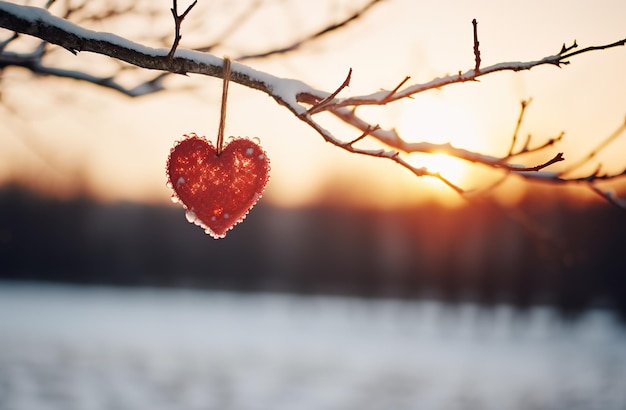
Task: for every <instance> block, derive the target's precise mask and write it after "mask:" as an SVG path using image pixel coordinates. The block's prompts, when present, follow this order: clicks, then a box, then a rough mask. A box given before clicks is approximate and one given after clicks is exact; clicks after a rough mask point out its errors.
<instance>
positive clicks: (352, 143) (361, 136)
mask: <svg viewBox="0 0 626 410" xmlns="http://www.w3.org/2000/svg"><path fill="white" fill-rule="evenodd" d="M379 129H380V125H378V124H376V125H374V126H373V127H371V126H368V127H367V128H366V129H365V131H363V133H362V134H361V135H360V136H358V137H356V138H355V139H353V140H352V141H350V142H347V143H346V145H354V144H356V143H357V142H359V141H361V140H362V139H363V138H365V137H367V136H368V135H370V134H371V133H372V132H374V131H376V130H379Z"/></svg>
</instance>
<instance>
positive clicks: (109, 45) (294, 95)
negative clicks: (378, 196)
mask: <svg viewBox="0 0 626 410" xmlns="http://www.w3.org/2000/svg"><path fill="white" fill-rule="evenodd" d="M377 1H378V0H375V1H371V2H370V3H368V4H367V5H366V6H365V8H364V9H362V10H361V12H363V11H365V10H367V9H368V8H369V7H371V6H372V5H373V4H374V3H376V2H377ZM194 5H195V3H193V4H192V5H191V6H189V7H188V8H187V9H186V11H185V12H184V13H183V14H182V15H179V14H178V12H177V10H176V2H174V7H173V8H172V10H171V11H172V14H173V16H174V20H175V29H176V33H175V38H174V43H173V44H172V47H171V48H170V49H169V50H168V49H165V48H151V47H146V46H144V45H141V44H138V43H135V42H132V41H129V40H127V39H125V38H122V37H120V36H117V35H114V34H111V33H103V32H96V31H92V30H87V29H85V28H82V27H80V26H77V25H75V24H73V23H71V22H69V21H67V20H66V19H63V18H59V17H55V16H53V15H52V14H50V13H49V12H48V11H47V10H45V9H42V8H37V7H29V6H22V5H16V4H12V3H7V2H3V1H0V27H3V28H5V29H8V30H11V31H13V32H15V33H20V34H26V35H30V36H34V37H38V38H40V39H41V40H43V41H44V42H45V43H50V44H56V45H58V46H60V47H63V48H65V49H66V50H68V51H70V52H72V53H74V54H77V53H78V52H92V53H97V54H102V55H105V56H109V57H111V58H113V59H115V60H119V61H124V62H126V63H128V64H131V65H132V66H135V67H140V68H144V69H149V70H157V71H160V72H161V73H160V74H159V75H158V76H157V77H155V79H154V80H152V81H151V82H148V83H146V84H143V85H142V86H143V87H144V88H143V89H142V88H141V87H139V88H138V89H135V90H130V91H129V90H126V92H125V93H126V94H127V95H131V96H139V95H142V93H145V92H154V91H155V90H159V89H162V85H161V84H160V81H159V80H160V79H161V78H162V76H163V75H167V74H169V73H175V74H190V73H194V74H200V75H207V76H211V77H218V78H221V77H222V76H223V73H224V70H223V66H224V60H223V59H222V58H219V57H216V56H214V55H212V54H209V53H206V52H199V51H192V50H186V49H179V48H178V42H179V40H180V37H181V34H180V29H181V23H182V21H183V19H184V18H185V16H186V15H187V13H189V11H190V10H191V8H192V7H193V6H194ZM358 16H359V13H355V14H354V15H353V16H350V17H349V18H348V19H346V20H344V21H343V22H342V23H341V24H337V25H331V26H329V27H327V28H325V29H323V30H321V31H319V32H318V33H317V34H316V35H317V36H321V35H324V34H326V33H328V32H331V31H333V30H335V29H336V28H338V27H341V26H342V25H345V24H347V22H349V21H351V20H353V19H355V18H357V17H358ZM472 24H473V27H474V36H473V41H474V47H473V51H474V56H475V61H474V64H473V67H472V68H470V69H468V70H466V71H465V72H462V71H459V72H458V73H457V74H455V75H447V76H444V77H439V78H435V79H433V80H431V81H428V82H425V83H414V84H409V80H410V77H406V78H404V79H403V80H402V81H400V82H399V83H398V85H397V86H396V87H395V88H393V89H392V90H390V91H387V90H383V91H378V92H375V93H372V94H366V95H361V96H353V97H348V98H341V97H339V94H340V93H341V91H342V90H343V89H344V88H345V87H346V86H348V85H349V83H350V78H351V75H350V74H351V71H350V73H349V74H348V75H347V77H346V79H345V80H344V82H343V83H342V84H341V85H340V86H339V87H337V88H336V89H335V90H333V91H324V90H319V89H316V88H315V87H312V86H310V85H308V84H306V83H304V82H302V81H299V80H295V79H287V78H280V77H276V76H274V75H272V74H269V73H265V72H261V71H258V70H255V69H253V68H250V67H248V66H245V65H243V64H241V63H237V62H235V61H233V63H232V66H231V70H230V81H232V82H235V83H238V84H241V85H243V86H245V87H249V88H252V89H255V90H258V91H261V92H264V93H266V94H268V95H269V96H271V97H272V98H274V100H275V101H276V102H277V103H278V104H280V105H282V106H284V107H285V108H287V109H288V110H289V111H291V112H292V113H293V114H294V115H295V116H296V117H297V118H299V119H300V120H301V121H303V122H304V123H305V124H307V125H309V126H310V127H311V128H313V129H314V130H315V131H316V132H317V133H318V134H319V135H321V136H322V137H323V138H324V139H325V140H326V141H328V142H329V143H331V144H334V145H335V146H337V147H339V148H342V149H344V150H346V151H349V152H352V153H357V154H361V155H367V156H374V157H380V158H386V159H389V160H392V161H394V162H395V163H397V164H398V165H400V166H402V167H404V168H406V169H408V170H409V171H410V172H412V173H413V174H414V175H416V176H429V177H433V178H437V179H439V180H441V181H442V182H443V183H445V184H446V185H448V186H449V187H450V188H452V189H454V190H455V191H456V192H458V193H461V194H462V193H464V192H465V190H464V189H463V188H461V187H459V186H457V185H455V184H454V183H452V182H451V181H449V180H448V179H446V178H445V176H443V175H441V174H440V173H438V172H432V171H430V170H428V169H427V168H424V167H416V166H413V165H411V164H410V163H409V162H408V161H407V160H406V159H405V158H404V154H407V153H413V152H420V153H442V154H446V155H449V156H452V157H456V158H459V159H462V160H465V161H468V162H472V163H476V164H481V165H483V166H487V167H491V168H494V169H499V170H502V171H503V172H504V173H505V175H510V174H515V175H518V176H521V177H522V178H525V179H528V180H542V181H550V182H554V183H581V182H582V183H585V184H588V185H589V186H590V187H591V189H592V190H593V191H594V192H596V193H599V194H600V195H601V196H603V197H604V198H605V199H607V200H609V201H610V202H612V203H614V204H618V201H617V200H616V199H615V197H614V196H613V195H612V194H609V193H607V192H605V191H602V190H601V189H599V188H598V187H597V186H596V185H595V184H594V183H595V182H596V181H601V180H609V179H613V178H617V177H619V176H622V175H624V172H621V173H617V174H603V175H600V173H599V172H596V173H594V174H591V175H586V176H583V177H575V178H573V177H567V175H566V173H564V172H561V173H558V172H550V171H546V170H545V168H547V167H549V166H551V165H553V164H554V163H557V162H560V161H562V160H564V156H563V153H561V152H558V153H556V154H554V155H552V156H550V157H549V158H548V159H547V160H545V161H544V162H543V163H540V164H535V165H532V166H524V165H520V164H516V163H514V162H512V161H513V159H514V158H516V157H518V156H520V155H522V154H525V153H529V152H539V151H543V150H545V149H547V148H549V147H551V146H553V145H554V144H556V143H557V142H558V141H560V140H561V138H562V137H563V135H562V134H561V135H559V136H558V137H555V138H551V139H549V140H548V141H547V142H544V143H542V144H539V145H535V146H531V144H530V143H531V141H530V136H529V137H528V139H527V140H526V142H525V143H524V145H523V146H522V147H521V148H519V149H518V150H515V146H516V145H517V138H518V136H517V134H518V130H519V127H520V124H521V121H522V117H523V115H524V112H525V109H526V105H527V102H523V103H522V110H521V112H520V117H519V120H518V124H517V126H516V131H515V133H514V135H513V138H512V142H511V148H510V149H509V152H508V153H507V154H506V155H504V156H491V155H486V154H483V153H480V152H474V151H470V150H466V149H463V148H458V147H454V146H452V145H451V144H449V143H446V144H434V143H429V142H407V141H406V140H404V139H403V138H402V137H401V136H400V135H399V134H398V132H397V131H396V130H395V129H382V128H381V127H379V126H378V125H377V124H373V123H371V122H370V121H368V120H367V119H365V118H363V117H362V116H361V115H359V114H357V108H358V107H360V106H365V105H387V104H390V103H392V102H394V101H398V100H401V99H405V98H409V97H412V96H414V95H415V94H418V93H420V92H423V91H426V90H431V89H436V88H441V87H444V86H448V85H451V84H456V83H464V82H467V81H476V80H477V79H478V78H479V77H481V76H485V75H488V74H493V73H495V72H500V71H514V72H516V71H522V70H530V69H532V68H534V67H538V66H543V65H550V66H556V67H560V66H562V65H566V64H569V59H570V58H572V57H574V56H576V55H579V54H582V53H587V52H591V51H597V50H605V49H609V48H614V47H618V46H623V45H625V44H626V39H622V40H619V41H616V42H613V43H609V44H604V45H596V46H590V47H586V48H582V49H578V45H577V44H576V42H574V43H573V44H572V45H570V46H565V45H563V46H562V47H561V49H560V50H559V51H558V52H557V53H556V54H554V55H549V56H546V57H542V58H539V59H536V60H532V61H515V62H502V63H498V64H494V65H491V66H487V67H481V56H480V49H479V41H478V28H477V27H478V26H477V22H476V20H474V21H472ZM16 35H17V34H15V35H13V37H11V38H9V39H8V40H6V41H4V42H1V43H0V68H1V67H4V66H8V65H22V66H26V67H27V68H29V69H31V70H32V71H33V72H36V73H42V74H52V75H61V76H64V77H70V78H76V79H80V80H84V81H88V82H92V83H95V84H99V85H103V86H107V87H110V88H113V89H116V90H118V91H122V92H124V90H123V88H122V87H121V86H118V85H117V83H115V81H114V79H112V78H96V77H90V76H89V75H87V74H85V73H82V72H78V71H69V70H65V71H64V72H60V71H59V69H52V68H49V67H44V66H43V65H41V60H40V59H37V58H33V59H32V60H31V62H30V63H29V65H27V64H26V63H24V62H21V63H18V62H15V61H13V62H12V61H11V59H13V60H16V61H17V60H18V59H17V58H16V57H17V56H16V54H15V53H8V52H6V51H3V48H4V47H5V46H6V44H8V42H10V41H11V39H13V38H15V37H16ZM300 43H301V41H300V42H296V43H294V45H292V46H290V47H289V49H293V48H297V47H298V44H300ZM277 52H281V50H278V51H277ZM22 57H23V56H22ZM255 57H258V56H249V57H248V58H255ZM21 60H24V59H21ZM321 112H328V113H331V114H333V115H334V116H335V117H337V118H339V119H340V120H341V121H343V122H344V123H346V124H348V125H350V126H352V127H354V128H356V129H357V130H359V131H360V134H359V135H358V136H357V137H356V138H354V137H353V138H347V139H343V138H340V137H338V136H336V135H335V134H334V133H333V132H332V131H330V130H328V129H326V128H325V127H324V126H323V125H322V124H321V123H320V122H318V120H317V118H318V117H317V116H316V115H317V114H318V113H321ZM622 131H623V129H621V131H619V134H621V133H622ZM364 138H373V139H376V140H378V141H379V142H381V143H382V144H384V145H385V146H386V147H387V148H384V149H374V150H372V149H363V148H360V147H358V142H359V141H361V140H362V139H364ZM612 139H614V138H611V140H612ZM608 142H610V141H607V142H606V144H608ZM606 144H604V145H606ZM600 148H602V147H599V148H598V149H600ZM594 155H595V154H594ZM620 203H621V202H620Z"/></svg>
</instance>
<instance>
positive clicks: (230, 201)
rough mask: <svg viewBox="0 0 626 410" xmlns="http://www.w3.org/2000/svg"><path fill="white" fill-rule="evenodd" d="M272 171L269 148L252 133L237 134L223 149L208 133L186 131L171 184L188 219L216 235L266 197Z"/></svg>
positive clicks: (173, 161) (175, 152)
mask: <svg viewBox="0 0 626 410" xmlns="http://www.w3.org/2000/svg"><path fill="white" fill-rule="evenodd" d="M269 170H270V164H269V159H268V157H267V155H266V154H265V151H263V148H261V147H260V146H259V145H258V144H257V143H255V142H254V141H252V140H250V139H247V138H235V139H232V140H231V141H230V142H229V143H228V144H227V145H226V146H225V147H224V148H223V150H222V151H221V152H220V153H219V154H218V153H217V149H216V148H215V147H214V146H213V144H211V143H210V142H209V141H207V140H206V139H205V138H204V137H198V136H197V135H196V134H191V135H185V139H183V140H182V141H179V142H178V143H177V144H176V145H175V146H174V148H172V150H171V151H170V155H169V158H168V161H167V174H168V178H169V184H168V185H169V186H171V187H172V189H174V192H175V193H176V194H175V195H177V198H178V199H179V200H180V201H181V202H182V203H183V205H184V206H185V208H186V209H187V219H188V220H189V221H190V222H193V223H195V224H196V225H199V226H201V227H202V228H204V229H205V232H206V233H208V234H209V235H211V236H212V237H213V238H215V239H218V238H223V237H224V236H226V232H227V231H228V230H229V229H231V228H232V227H233V226H235V225H236V224H237V223H239V222H241V221H243V220H244V218H245V217H246V215H247V214H248V212H249V211H250V209H251V208H252V207H253V206H254V205H255V204H256V203H257V201H258V200H259V199H260V198H261V195H262V194H263V189H264V188H265V184H267V181H268V179H269ZM173 198H174V199H176V197H173Z"/></svg>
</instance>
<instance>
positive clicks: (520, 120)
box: [509, 99, 532, 156]
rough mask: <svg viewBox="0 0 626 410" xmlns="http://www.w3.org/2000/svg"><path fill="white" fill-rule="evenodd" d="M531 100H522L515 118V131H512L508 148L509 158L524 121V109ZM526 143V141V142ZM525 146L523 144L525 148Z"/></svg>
mask: <svg viewBox="0 0 626 410" xmlns="http://www.w3.org/2000/svg"><path fill="white" fill-rule="evenodd" d="M531 101H532V100H530V99H529V100H522V102H521V109H520V111H519V116H518V117H517V123H516V124H515V130H514V131H513V137H512V138H511V147H510V148H509V156H511V155H512V154H513V149H514V148H515V143H516V142H517V135H518V133H519V129H520V127H521V126H522V120H523V119H524V113H525V112H526V107H527V106H528V104H530V102H531ZM527 142H528V141H527ZM526 146H527V144H525V147H526Z"/></svg>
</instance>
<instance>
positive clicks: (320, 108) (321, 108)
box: [306, 68, 352, 115]
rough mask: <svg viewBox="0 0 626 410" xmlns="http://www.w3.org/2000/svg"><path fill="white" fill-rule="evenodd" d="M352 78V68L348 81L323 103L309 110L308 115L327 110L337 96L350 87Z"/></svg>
mask: <svg viewBox="0 0 626 410" xmlns="http://www.w3.org/2000/svg"><path fill="white" fill-rule="evenodd" d="M351 78H352V68H350V70H348V75H347V76H346V79H345V80H343V83H341V85H340V86H339V87H337V89H336V90H335V91H333V92H332V93H331V94H330V95H329V96H328V97H326V98H324V99H323V100H322V101H320V102H318V103H317V104H315V105H313V106H312V107H311V108H309V109H308V110H307V112H306V114H308V115H313V114H315V113H316V112H320V111H323V110H324V109H325V108H324V107H325V106H326V105H327V104H329V103H330V102H331V101H332V100H333V99H334V98H335V97H336V96H337V94H339V93H340V92H341V91H342V90H343V89H344V88H346V87H347V86H349V85H350V79H351Z"/></svg>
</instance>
